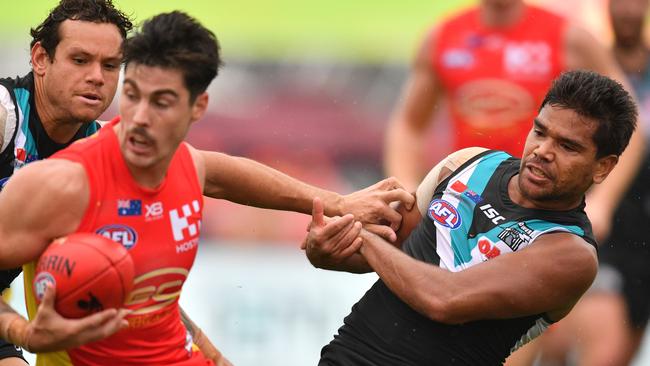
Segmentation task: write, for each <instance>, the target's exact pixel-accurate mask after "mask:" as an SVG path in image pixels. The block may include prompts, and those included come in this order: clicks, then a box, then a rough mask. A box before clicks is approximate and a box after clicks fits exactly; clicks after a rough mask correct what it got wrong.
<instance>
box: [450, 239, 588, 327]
mask: <svg viewBox="0 0 650 366" xmlns="http://www.w3.org/2000/svg"><path fill="white" fill-rule="evenodd" d="M597 266H598V262H597V258H596V254H595V249H594V248H592V247H590V246H589V245H588V244H587V243H586V242H584V240H582V239H581V238H579V237H577V236H575V235H572V234H566V233H558V234H546V235H544V236H543V237H541V238H539V239H538V242H536V243H535V244H534V245H531V246H530V247H528V248H526V249H523V250H521V251H519V252H515V253H512V254H506V255H503V256H500V257H497V258H494V259H491V260H488V261H487V262H485V263H482V264H479V265H476V266H474V267H471V268H469V269H467V270H464V271H461V272H458V273H455V274H454V275H453V276H454V277H455V278H454V283H455V286H454V287H455V288H456V291H455V293H456V296H455V297H454V299H455V300H452V301H451V304H450V309H451V311H452V313H453V314H451V315H450V317H451V318H452V319H456V320H458V321H461V322H465V321H472V320H477V319H495V318H513V317H519V316H527V315H534V314H540V313H545V312H554V311H558V310H561V309H566V308H567V307H569V308H570V307H571V306H572V305H573V304H574V303H575V302H576V301H577V300H578V299H579V298H580V296H582V294H583V293H584V292H585V291H586V290H587V288H588V287H589V286H590V285H591V282H592V281H593V279H594V277H595V275H596V271H597ZM554 320H557V319H554Z"/></svg>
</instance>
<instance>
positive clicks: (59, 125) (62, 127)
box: [34, 78, 82, 144]
mask: <svg viewBox="0 0 650 366" xmlns="http://www.w3.org/2000/svg"><path fill="white" fill-rule="evenodd" d="M34 104H35V105H36V114H37V115H38V118H39V120H40V121H41V124H42V125H43V129H44V130H45V133H47V136H48V137H49V138H50V139H52V141H54V142H57V143H59V144H65V143H67V142H69V141H70V140H72V138H73V137H74V135H75V134H76V133H77V131H79V128H80V127H81V125H82V123H80V122H70V121H69V120H68V119H67V118H65V117H62V116H61V115H60V113H57V112H58V110H57V108H56V107H55V106H53V104H52V103H50V101H49V100H48V98H47V94H46V93H45V90H44V88H43V85H42V84H41V83H40V82H39V80H38V79H36V78H35V79H34Z"/></svg>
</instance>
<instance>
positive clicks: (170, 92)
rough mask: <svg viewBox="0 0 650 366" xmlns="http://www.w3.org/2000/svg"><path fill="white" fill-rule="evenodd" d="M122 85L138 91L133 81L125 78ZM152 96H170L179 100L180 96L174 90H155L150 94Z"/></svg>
mask: <svg viewBox="0 0 650 366" xmlns="http://www.w3.org/2000/svg"><path fill="white" fill-rule="evenodd" d="M124 84H129V85H130V86H131V87H132V88H134V89H136V90H137V91H139V90H140V89H139V88H138V86H137V84H136V83H135V81H133V80H131V79H127V78H125V79H124ZM152 95H153V96H154V97H159V96H162V95H171V96H172V97H174V98H176V99H178V98H180V96H179V95H178V93H177V92H176V91H175V90H174V89H160V90H156V91H154V92H153V93H152Z"/></svg>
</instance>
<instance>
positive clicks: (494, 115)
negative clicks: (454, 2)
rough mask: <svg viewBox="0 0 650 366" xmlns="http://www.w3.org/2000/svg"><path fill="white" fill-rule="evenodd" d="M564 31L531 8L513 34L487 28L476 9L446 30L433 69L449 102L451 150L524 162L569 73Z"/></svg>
mask: <svg viewBox="0 0 650 366" xmlns="http://www.w3.org/2000/svg"><path fill="white" fill-rule="evenodd" d="M565 27H566V21H565V20H564V19H563V18H561V17H560V16H558V15H555V14H552V13H550V12H548V11H546V10H543V9H540V8H537V7H534V6H525V8H524V14H523V16H522V18H521V20H520V21H519V22H517V23H516V24H513V25H512V26H509V27H487V26H485V25H484V24H483V23H482V21H481V19H480V14H479V10H478V9H476V8H472V9H470V10H468V11H466V12H464V13H462V14H460V15H459V16H457V17H455V18H452V19H451V20H449V21H447V22H446V23H444V24H442V26H441V27H440V28H439V33H438V35H437V37H435V39H436V41H435V45H433V46H432V47H431V52H432V54H431V63H432V67H433V69H434V71H435V73H436V75H437V76H438V78H439V82H440V83H441V85H442V87H443V89H444V90H445V93H446V96H447V100H448V102H449V109H450V118H451V120H452V125H453V128H452V134H453V138H454V141H453V144H452V145H453V146H452V147H453V148H454V150H460V149H462V148H466V147H471V146H482V147H486V148H490V149H498V150H504V151H506V152H508V153H510V154H512V155H514V156H521V154H522V152H523V142H524V141H525V140H526V136H527V134H528V132H529V131H530V129H531V127H532V123H533V118H534V117H535V116H536V114H537V109H538V108H539V105H540V104H541V102H542V100H543V99H544V96H545V95H546V92H547V91H548V89H549V87H550V86H551V82H552V81H553V79H555V78H556V77H557V76H558V75H559V74H560V73H561V71H562V70H563V69H564V64H565V61H564V57H565V56H564V40H563V36H564V30H565Z"/></svg>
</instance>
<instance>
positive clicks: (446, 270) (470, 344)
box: [306, 71, 637, 365]
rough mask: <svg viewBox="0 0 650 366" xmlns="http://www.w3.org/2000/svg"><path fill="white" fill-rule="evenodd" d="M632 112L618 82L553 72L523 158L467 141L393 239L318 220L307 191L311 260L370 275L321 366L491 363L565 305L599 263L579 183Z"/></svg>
mask: <svg viewBox="0 0 650 366" xmlns="http://www.w3.org/2000/svg"><path fill="white" fill-rule="evenodd" d="M636 119H637V110H636V105H635V103H634V101H633V99H632V98H631V96H630V95H629V94H628V93H627V92H626V91H625V89H624V88H623V87H622V86H621V85H620V84H619V83H617V82H615V81H613V80H612V79H609V78H607V77H604V76H601V75H599V74H596V73H593V72H587V71H572V72H567V73H564V74H562V75H561V76H560V77H559V78H558V79H557V80H555V81H554V83H553V85H552V87H551V89H550V90H549V91H548V93H547V94H546V97H545V98H544V100H543V102H542V104H541V107H540V109H539V112H538V114H537V116H536V117H535V118H534V121H533V126H532V129H531V130H530V132H529V134H528V137H527V139H526V144H525V146H524V154H523V158H522V159H517V158H514V157H512V156H511V155H509V154H507V153H505V152H500V151H495V150H487V149H484V148H467V149H464V150H459V151H457V152H455V153H453V154H451V155H450V156H448V157H447V158H446V159H444V160H443V161H442V162H440V163H439V164H438V165H437V166H436V167H434V168H433V169H432V170H431V171H430V172H429V174H428V175H427V176H426V178H424V180H423V182H422V183H421V184H420V186H419V188H418V190H417V193H416V200H417V207H418V209H417V210H411V211H407V210H404V211H403V218H404V222H403V225H402V228H401V229H400V233H399V237H400V239H401V238H406V239H405V240H404V242H403V244H402V245H401V248H396V247H395V246H394V245H392V244H391V243H388V242H386V241H384V240H383V239H381V238H379V237H378V236H376V235H374V234H371V233H369V232H367V231H365V230H363V229H361V225H359V224H358V223H355V222H354V220H353V219H352V218H350V217H343V218H338V219H333V220H326V219H325V218H324V217H323V212H322V206H321V204H320V201H319V200H318V199H316V200H315V201H314V208H313V221H312V226H311V230H310V233H309V235H308V237H307V240H306V249H307V254H308V256H309V258H310V260H311V261H312V263H313V264H314V265H315V266H317V267H323V268H330V269H339V270H351V271H354V272H362V271H372V270H374V271H375V272H376V273H377V274H378V275H379V277H380V280H378V281H377V282H376V283H375V285H374V286H373V287H372V288H371V289H370V290H369V291H368V292H367V293H366V294H365V295H364V296H363V298H362V299H361V300H360V301H359V302H358V303H357V304H356V305H354V307H353V308H352V313H351V314H350V315H349V316H347V317H346V318H345V320H344V323H345V324H344V325H343V326H342V327H341V328H340V329H339V332H338V334H337V335H336V336H335V337H334V340H333V341H332V342H331V343H330V344H329V345H327V346H325V347H324V348H323V350H322V354H321V356H322V358H321V361H320V365H397V364H399V365H425V364H426V365H452V364H453V365H497V364H501V363H503V362H504V361H505V359H506V357H508V355H510V353H511V352H513V351H515V350H516V349H518V348H519V347H521V346H522V345H524V344H526V343H527V342H529V341H530V340H531V339H533V338H535V337H536V336H538V335H539V334H540V333H542V332H543V331H544V330H545V329H546V328H547V327H548V326H549V325H550V324H552V323H554V322H556V321H558V320H560V319H562V318H563V317H564V316H566V315H567V314H568V313H569V311H570V310H571V308H572V307H573V306H574V304H575V303H576V302H577V301H578V299H579V298H580V297H581V296H582V294H583V293H584V292H585V290H586V289H587V288H588V287H589V285H590V284H591V282H592V281H593V279H594V277H595V275H596V271H597V265H598V263H597V255H596V249H595V246H596V242H595V239H594V237H593V234H592V231H591V225H590V223H589V220H588V218H587V215H586V214H585V212H584V207H585V201H584V195H585V192H586V191H587V190H588V189H589V187H591V186H592V184H598V183H601V182H602V181H603V180H604V179H605V178H606V177H607V175H608V174H609V173H610V172H611V171H612V169H613V168H614V166H615V165H616V163H617V162H618V159H619V156H620V154H621V153H622V152H623V150H625V148H626V147H627V145H628V142H629V140H630V137H631V135H632V133H633V132H634V129H635V126H636ZM333 248H335V249H336V250H341V249H342V248H346V250H354V249H357V248H358V249H359V250H358V253H355V254H354V255H352V256H349V257H344V256H342V255H339V254H337V253H336V252H335V251H334V250H333Z"/></svg>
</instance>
